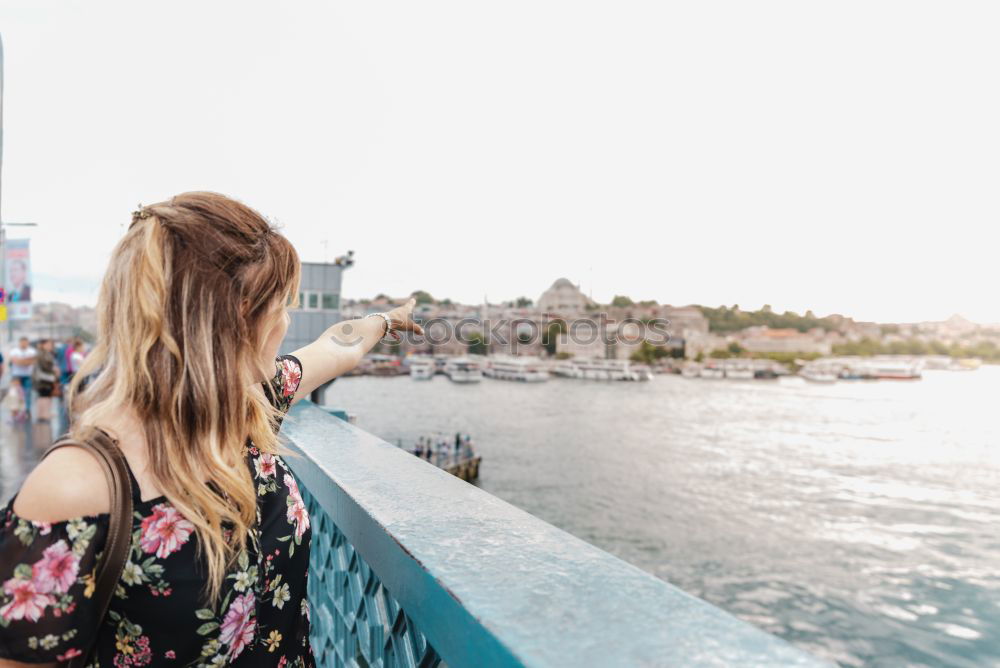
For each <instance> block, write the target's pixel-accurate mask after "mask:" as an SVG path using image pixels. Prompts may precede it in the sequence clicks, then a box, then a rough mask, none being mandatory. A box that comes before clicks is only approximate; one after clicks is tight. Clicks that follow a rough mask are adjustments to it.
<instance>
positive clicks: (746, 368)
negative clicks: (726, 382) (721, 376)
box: [722, 363, 753, 380]
mask: <svg viewBox="0 0 1000 668" xmlns="http://www.w3.org/2000/svg"><path fill="white" fill-rule="evenodd" d="M722 368H723V371H725V374H726V378H728V379H730V380H753V367H752V366H750V365H749V364H746V363H736V364H724V365H723V367H722Z"/></svg>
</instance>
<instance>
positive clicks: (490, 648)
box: [283, 402, 826, 668]
mask: <svg viewBox="0 0 1000 668" xmlns="http://www.w3.org/2000/svg"><path fill="white" fill-rule="evenodd" d="M283 433H284V434H285V436H286V437H287V440H288V442H289V446H290V447H291V448H292V450H293V451H295V452H296V453H297V455H298V456H291V457H287V458H286V462H287V463H288V464H289V466H291V468H292V470H293V471H294V472H295V474H296V476H297V477H298V478H299V480H300V482H301V483H302V488H303V489H302V494H303V498H304V499H305V500H306V503H307V504H308V506H309V513H310V518H311V526H312V532H313V533H312V548H311V550H312V551H311V554H310V571H309V602H310V610H311V616H312V644H313V650H314V652H315V654H316V659H317V662H318V663H319V665H321V666H379V667H383V666H384V667H386V668H389V667H396V666H405V667H418V666H419V667H421V668H424V667H427V668H430V667H433V666H438V665H448V666H453V667H463V666H475V667H477V668H478V667H488V666H573V667H577V666H602V667H603V666H665V665H678V666H696V665H712V666H718V665H733V666H736V665H739V666H743V665H758V666H759V665H782V666H814V665H826V664H824V663H823V662H821V661H820V660H819V659H817V658H815V657H813V656H811V655H809V654H806V653H805V652H803V651H800V650H798V649H796V648H794V647H792V646H791V645H789V644H788V643H786V642H785V641H783V640H781V639H779V638H777V637H775V636H772V635H769V634H767V633H765V632H763V631H761V630H760V629H757V628H756V627H753V626H751V625H749V624H747V623H745V622H742V621H740V620H738V619H736V618H735V617H733V616H732V615H730V614H728V613H726V612H724V611H723V610H721V609H719V608H716V607H714V606H712V605H710V604H709V603H706V602H705V601H702V600H700V599H698V598H695V597H694V596H691V595H689V594H687V593H685V592H683V591H681V590H680V589H678V588H676V587H674V586H672V585H670V584H668V583H666V582H664V581H662V580H660V579H657V578H655V577H653V576H652V575H649V574H648V573H645V572H644V571H641V570H639V569H638V568H636V567H634V566H632V565H630V564H628V563H626V562H624V561H622V560H621V559H618V558H617V557H614V556H613V555H611V554H608V553H607V552H605V551H603V550H601V549H599V548H597V547H594V546H593V545H590V544H589V543H586V542H584V541H582V540H580V539H578V538H575V537H574V536H572V535H570V534H568V533H566V532H564V531H562V530H560V529H557V528H556V527H554V526H552V525H550V524H547V523H546V522H543V521H542V520H540V519H538V518H537V517H534V516H533V515H530V514H528V513H526V512H524V511H522V510H519V509H517V508H515V507H514V506H511V505H510V504H508V503H506V502H504V501H502V500H500V499H498V498H496V497H495V496H492V495H491V494H488V493H486V492H484V491H482V490H481V489H479V488H478V487H476V486H474V485H470V484H468V483H466V482H463V481H462V480H459V479H458V478H456V477H454V476H452V475H450V474H448V473H446V472H445V471H442V470H441V469H439V468H437V467H435V466H433V465H431V464H430V463H428V462H426V461H422V460H420V459H418V458H416V457H413V456H412V455H409V454H407V453H406V452H404V451H403V450H401V449H399V448H397V447H395V446H393V445H391V444H389V443H387V442H385V441H383V440H381V439H379V438H378V437H376V436H373V435H372V434H369V433H368V432H365V431H364V430H362V429H359V428H358V427H355V426H354V425H351V424H349V423H347V422H344V421H343V420H339V419H337V418H335V417H332V416H331V415H329V414H327V413H326V412H325V411H323V410H321V409H320V408H318V407H316V406H315V405H313V404H310V403H309V402H300V403H299V404H298V405H296V406H295V407H294V408H293V409H292V411H291V413H290V414H289V416H288V418H287V419H286V421H285V425H284V427H283Z"/></svg>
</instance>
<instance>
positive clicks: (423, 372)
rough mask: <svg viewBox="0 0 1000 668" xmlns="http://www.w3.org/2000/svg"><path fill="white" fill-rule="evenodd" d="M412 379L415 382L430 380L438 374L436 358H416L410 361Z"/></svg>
mask: <svg viewBox="0 0 1000 668" xmlns="http://www.w3.org/2000/svg"><path fill="white" fill-rule="evenodd" d="M409 362H410V378H412V379H413V380H430V379H432V378H433V377H434V374H435V373H436V372H437V369H436V366H435V364H434V358H433V357H429V356H426V355H422V356H419V357H417V356H414V357H411V358H410V359H409Z"/></svg>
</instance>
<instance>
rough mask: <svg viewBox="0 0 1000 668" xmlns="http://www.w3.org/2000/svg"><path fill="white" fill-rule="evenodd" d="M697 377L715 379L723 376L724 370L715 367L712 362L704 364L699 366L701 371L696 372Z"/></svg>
mask: <svg viewBox="0 0 1000 668" xmlns="http://www.w3.org/2000/svg"><path fill="white" fill-rule="evenodd" d="M698 377H699V378H708V379H709V380H716V379H719V378H725V377H726V372H725V371H723V370H722V367H717V366H715V365H712V364H706V365H705V366H703V367H701V371H700V372H699V373H698Z"/></svg>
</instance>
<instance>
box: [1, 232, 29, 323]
mask: <svg viewBox="0 0 1000 668" xmlns="http://www.w3.org/2000/svg"><path fill="white" fill-rule="evenodd" d="M3 265H4V291H5V292H6V297H7V300H6V301H7V317H8V318H11V319H12V320H27V319H28V318H30V317H31V252H30V250H29V248H28V239H7V243H6V244H5V247H4V262H3Z"/></svg>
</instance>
